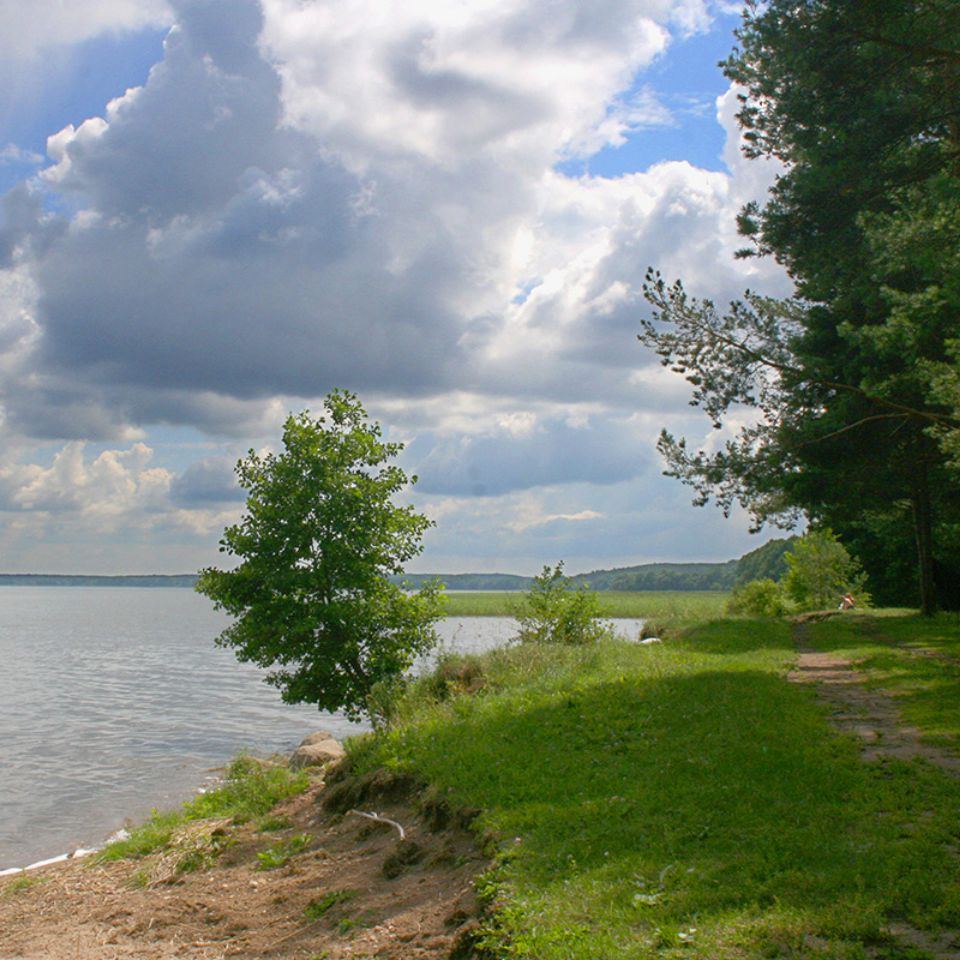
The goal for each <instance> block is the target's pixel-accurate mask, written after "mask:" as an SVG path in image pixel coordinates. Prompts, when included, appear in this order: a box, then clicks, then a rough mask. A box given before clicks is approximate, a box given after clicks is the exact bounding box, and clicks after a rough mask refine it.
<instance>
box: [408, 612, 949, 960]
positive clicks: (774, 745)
mask: <svg viewBox="0 0 960 960" xmlns="http://www.w3.org/2000/svg"><path fill="white" fill-rule="evenodd" d="M735 626H737V627H739V624H736V625H735ZM762 632H763V633H764V636H765V638H766V639H765V640H763V644H762V645H764V646H771V645H773V647H774V648H775V649H779V644H780V642H781V640H780V638H779V636H778V631H776V630H766V629H765V630H764V631H762ZM737 637H739V639H737ZM737 637H735V638H734V640H735V643H739V644H740V645H741V647H742V648H743V649H744V650H747V649H749V648H750V646H751V644H753V643H755V642H758V637H759V634H758V635H757V637H751V636H750V635H746V636H743V635H740V634H737ZM722 642H723V643H727V642H728V639H724V640H723V641H722ZM691 643H692V644H694V645H695V646H696V649H699V650H702V649H704V648H705V647H708V646H709V645H708V644H705V643H702V642H701V643H700V645H699V646H697V645H696V644H697V641H696V639H695V638H694V639H693V640H692V641H691ZM726 649H727V653H728V654H729V653H730V646H729V645H728V646H727V648H726ZM718 652H719V651H718ZM523 696H524V697H526V698H527V699H526V700H525V699H523V697H521V696H520V695H518V696H517V697H513V698H511V697H510V696H499V697H491V698H489V700H486V701H485V700H484V699H483V698H481V699H480V700H478V701H477V702H476V703H475V704H474V705H473V706H472V708H471V710H470V711H469V713H467V714H466V715H465V716H462V717H461V718H460V719H458V720H456V721H453V722H450V723H446V724H444V725H438V726H431V728H430V729H429V731H421V732H419V733H418V731H416V730H413V731H408V733H407V734H406V735H405V736H404V737H403V738H402V741H403V742H402V755H404V756H406V757H408V758H410V759H412V761H413V765H414V766H415V767H417V768H418V769H420V770H421V771H423V772H424V773H426V775H427V776H428V777H429V778H430V779H431V780H434V781H435V782H439V783H441V784H443V785H445V786H448V787H450V788H451V790H452V791H453V793H454V795H455V796H457V797H459V798H460V799H461V800H462V802H464V803H469V804H471V805H476V806H479V807H481V808H483V809H484V810H485V811H486V813H485V823H486V825H487V826H489V827H492V828H493V829H495V830H496V831H497V833H498V834H499V835H500V836H502V837H506V838H516V840H515V841H513V842H509V843H508V844H507V848H506V851H505V853H504V855H503V858H502V859H503V865H502V868H501V870H502V878H503V881H504V882H505V883H507V884H508V885H509V886H510V887H511V889H513V890H514V891H516V892H517V895H518V896H519V898H520V900H521V901H522V902H525V903H527V904H528V906H529V905H530V904H533V903H535V904H536V907H535V909H536V915H537V917H538V922H540V923H542V924H543V925H544V929H545V930H546V929H550V925H551V923H553V924H555V925H556V929H557V930H560V929H562V928H563V926H564V924H568V925H569V924H571V923H574V921H575V920H576V921H577V922H582V923H584V924H588V925H593V926H596V927H597V928H598V929H599V928H601V927H602V928H603V929H604V930H605V931H607V934H609V935H610V936H612V937H613V936H614V934H613V933H611V932H610V931H613V930H614V929H615V928H616V929H620V928H622V937H621V940H623V942H627V941H629V940H630V938H631V937H640V936H641V934H643V931H649V930H654V929H657V930H661V928H663V927H664V925H666V926H670V925H671V924H672V925H674V926H677V925H680V924H683V923H690V922H694V921H696V922H697V923H700V924H703V923H709V922H711V921H713V922H716V923H720V922H721V920H722V921H723V922H728V921H729V918H730V917H731V916H734V917H735V916H738V915H740V914H741V913H742V914H743V915H744V916H748V915H749V916H750V917H753V918H754V919H755V918H756V917H757V916H760V915H761V914H764V912H765V911H766V912H769V911H774V913H776V914H777V916H783V917H787V916H796V915H801V914H802V915H805V916H806V915H816V916H819V917H820V918H821V919H820V920H819V921H818V922H819V923H820V926H821V927H822V928H823V929H827V928H829V929H830V930H831V931H833V932H832V933H831V935H835V936H840V937H844V936H847V937H850V938H854V939H857V938H861V939H862V938H865V937H869V936H870V935H878V931H879V929H880V926H881V924H882V922H883V918H889V917H905V918H908V919H910V920H911V922H915V923H936V922H951V923H957V922H960V907H958V895H957V887H956V883H955V881H956V874H957V870H956V866H955V864H954V863H953V860H952V859H951V856H950V854H949V851H948V850H947V848H946V842H947V840H948V839H949V838H950V837H951V836H952V834H953V832H954V826H955V823H956V818H957V816H958V814H960V804H958V797H957V790H956V788H955V786H954V785H953V784H952V783H950V782H948V781H946V780H945V779H944V778H943V777H942V776H941V775H940V774H939V772H938V771H935V770H932V769H928V768H926V767H924V766H923V765H921V764H909V765H908V764H899V763H891V764H887V765H885V766H884V767H882V768H881V767H868V766H866V765H864V764H863V763H861V762H860V761H859V759H858V750H857V748H856V746H855V745H854V744H853V742H852V741H851V740H849V739H847V738H843V737H840V736H838V735H835V734H833V733H832V732H831V731H830V729H829V728H828V726H827V725H826V723H825V721H824V718H823V715H822V713H821V711H820V710H819V709H818V708H817V707H816V705H815V703H814V701H813V699H812V697H811V696H810V695H809V691H807V690H802V689H799V688H797V687H794V686H792V685H789V684H787V683H785V682H784V681H783V679H782V678H780V677H779V676H776V675H774V674H771V673H767V672H764V671H762V670H757V669H754V670H750V669H739V670H735V671H727V670H713V669H707V670H696V669H689V670H688V671H686V672H683V673H682V674H679V675H672V676H665V677H661V678H659V679H652V678H639V679H638V678H635V677H629V678H625V679H623V680H621V681H620V682H607V683H601V684H598V685H596V686H587V687H585V688H583V689H580V690H578V691H576V692H574V693H570V694H569V695H562V694H561V695H557V696H555V697H553V698H552V699H551V700H550V701H549V702H536V701H535V700H533V699H531V698H530V695H529V691H527V692H526V693H524V694H523ZM531 909H533V907H531ZM871 931H872V934H871ZM821 932H823V930H821ZM605 935H606V934H605ZM617 936H620V935H619V934H618V935H617ZM614 940H616V937H614ZM546 942H547V941H544V943H546ZM612 942H614V941H613V940H611V943H612ZM616 942H620V941H619V940H617V941H616ZM539 949H543V950H544V951H545V952H544V953H543V955H544V956H553V955H554V954H552V953H550V951H549V950H547V949H546V948H545V947H543V945H541V948H539ZM611 949H612V948H611ZM531 955H538V954H537V953H536V952H534V953H532V954H531ZM560 955H564V956H566V954H559V953H558V954H557V956H560ZM573 955H576V956H579V954H571V956H573ZM617 955H619V954H617ZM624 955H628V954H624Z"/></svg>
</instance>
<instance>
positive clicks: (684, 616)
mask: <svg viewBox="0 0 960 960" xmlns="http://www.w3.org/2000/svg"><path fill="white" fill-rule="evenodd" d="M596 595H597V597H598V598H599V601H600V609H601V610H602V611H603V615H604V616H607V617H637V618H641V619H648V620H670V622H671V623H677V624H684V623H694V622H698V621H703V620H706V619H709V618H710V617H718V616H720V615H721V614H722V612H723V606H724V604H725V603H726V601H727V597H728V596H729V594H726V593H719V592H714V591H692V590H690V591H688V590H650V591H644V592H637V593H631V592H629V591H623V592H620V591H599V590H598V591H597V593H596ZM523 596H524V594H522V593H509V592H495V591H491V592H486V591H485V592H483V593H479V592H478V593H456V592H453V591H451V592H449V593H447V606H446V611H445V612H446V615H447V616H450V617H498V616H507V617H511V616H513V615H514V614H515V613H516V612H517V609H518V608H519V606H520V604H521V603H522V600H523Z"/></svg>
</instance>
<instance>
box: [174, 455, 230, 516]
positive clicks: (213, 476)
mask: <svg viewBox="0 0 960 960" xmlns="http://www.w3.org/2000/svg"><path fill="white" fill-rule="evenodd" d="M233 467H234V461H233V460H230V459H227V458H225V457H211V458H209V459H206V460H200V461H198V462H197V463H194V464H191V465H190V466H189V467H187V469H186V470H184V472H183V473H181V474H180V475H179V476H177V477H174V479H173V481H172V482H171V484H170V500H171V502H172V503H173V504H174V505H175V506H178V507H183V508H186V509H192V508H197V507H201V508H202V507H210V506H220V505H223V504H233V503H238V502H242V501H243V500H245V499H246V491H245V490H244V489H243V488H242V487H241V486H240V485H239V484H238V483H237V478H236V475H235V473H234V470H233Z"/></svg>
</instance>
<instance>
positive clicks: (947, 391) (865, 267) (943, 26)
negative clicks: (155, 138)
mask: <svg viewBox="0 0 960 960" xmlns="http://www.w3.org/2000/svg"><path fill="white" fill-rule="evenodd" d="M738 39H739V43H740V46H739V47H738V49H736V50H735V51H734V52H733V54H732V55H731V57H730V58H729V59H728V60H727V61H726V62H725V64H724V67H725V70H726V73H727V74H728V76H730V77H731V78H732V79H733V80H735V81H737V82H738V83H739V84H741V85H742V87H743V89H744V93H743V95H742V98H741V99H742V107H741V110H740V113H739V120H740V123H741V126H742V128H743V131H744V138H745V143H746V152H747V154H748V155H749V156H754V157H759V156H772V157H777V158H779V159H780V160H782V161H783V162H784V164H785V171H784V172H783V174H782V175H781V176H780V177H779V178H778V179H777V182H776V184H775V185H774V187H773V188H772V190H771V191H770V194H769V196H768V197H767V199H766V201H765V202H764V203H762V204H761V203H754V204H751V205H749V206H748V207H747V208H746V209H745V210H744V211H743V213H742V215H741V217H740V220H739V227H740V230H741V232H742V233H743V234H744V235H745V236H746V237H747V238H748V240H749V241H750V243H751V246H750V247H749V248H748V249H746V250H744V251H742V255H772V256H774V257H776V259H777V260H778V261H780V262H781V263H782V264H784V265H785V266H786V268H787V269H788V270H789V272H790V274H791V276H792V278H793V279H794V281H795V284H796V291H797V296H796V297H795V298H793V299H791V300H788V301H775V300H771V299H768V298H764V297H762V296H759V295H757V294H749V293H748V294H747V296H746V297H745V298H744V299H743V300H742V301H740V302H738V303H735V304H732V305H731V307H730V309H729V310H727V311H720V310H718V309H717V308H716V307H715V306H714V304H713V303H712V302H710V301H709V300H698V299H695V298H691V297H689V296H688V295H687V293H686V291H685V290H684V289H683V286H682V284H679V283H677V284H667V283H666V282H665V281H664V280H663V278H661V277H660V276H659V275H658V274H656V273H651V274H650V275H649V276H648V283H647V288H646V293H647V296H648V299H649V300H650V301H651V303H652V304H653V306H654V314H653V317H652V319H651V320H648V321H645V322H644V323H643V330H642V333H641V340H643V341H644V342H645V343H647V344H648V345H650V346H651V347H653V348H654V349H655V350H656V351H657V352H658V353H659V354H660V356H661V358H662V360H663V362H664V363H666V364H668V365H670V366H671V367H672V368H673V369H675V370H678V371H679V372H681V373H683V374H684V375H686V376H687V378H688V380H690V382H691V384H692V385H693V389H694V395H693V401H694V403H695V404H698V405H700V406H702V407H703V408H704V410H705V411H706V413H707V414H708V415H709V416H710V417H711V419H712V421H713V423H714V425H715V426H720V425H721V424H722V423H723V422H724V420H725V418H726V417H727V416H728V414H729V413H730V412H731V410H736V409H739V408H742V407H743V406H746V407H749V408H752V409H753V410H754V411H755V414H756V419H755V422H754V423H753V424H752V425H751V426H748V427H747V428H745V429H743V430H741V431H740V433H739V434H738V435H737V436H736V437H735V439H733V440H731V441H729V442H728V443H727V444H726V445H725V446H724V447H723V448H722V449H721V450H720V451H719V452H717V453H714V454H703V453H699V452H695V451H693V452H692V451H690V450H689V449H688V448H687V445H686V443H685V442H684V441H683V440H682V439H677V438H674V437H672V436H670V435H669V434H667V433H665V434H663V435H662V436H661V440H660V449H661V451H662V453H663V454H664V455H665V457H666V459H667V463H668V472H669V473H671V474H672V475H674V476H677V477H679V478H680V479H681V480H683V481H684V482H686V483H689V484H691V485H692V486H693V487H694V488H695V490H696V491H697V502H700V503H704V502H706V501H707V500H709V499H714V498H715V499H716V500H717V502H718V503H719V504H720V505H721V506H722V507H723V508H724V509H725V510H729V509H730V508H731V507H732V505H733V504H734V503H735V502H739V503H741V504H743V505H744V506H746V507H747V508H748V509H749V510H750V511H751V512H752V514H753V516H754V519H755V521H756V522H757V524H758V525H759V524H762V523H765V522H768V521H772V522H775V523H780V524H782V525H786V526H789V525H790V524H791V523H792V522H793V521H795V520H796V519H797V518H798V516H799V515H800V514H805V515H806V516H807V517H809V518H811V519H813V520H815V521H819V522H821V523H824V524H827V525H829V526H832V527H833V528H834V529H835V530H836V531H837V532H838V533H839V534H840V535H841V536H842V537H843V539H844V540H845V541H848V542H852V544H853V545H854V549H855V550H856V552H857V553H859V554H860V556H861V557H862V558H863V559H864V563H865V565H866V566H867V567H868V569H869V572H870V573H871V576H872V578H873V582H874V588H875V590H876V592H877V594H878V595H881V596H883V597H884V598H885V599H891V600H893V599H896V600H900V601H901V602H902V601H903V600H906V599H912V598H916V597H917V594H918V593H919V599H920V601H921V604H922V606H923V608H924V609H925V610H926V611H928V612H929V611H931V610H933V609H934V607H935V604H936V595H935V580H936V570H937V568H938V565H939V567H941V568H942V569H944V570H948V571H949V570H950V569H954V568H960V535H958V531H960V507H958V503H960V497H958V493H960V472H958V471H957V470H956V451H957V447H958V445H960V441H958V431H960V420H958V419H957V412H958V410H957V408H958V403H957V400H958V396H960V389H958V380H957V372H956V371H957V366H956V364H957V355H958V344H957V337H958V333H960V330H958V328H960V321H958V317H960V279H958V277H960V273H958V270H957V267H958V265H960V264H958V258H960V242H958V241H960V213H958V210H960V204H958V202H957V201H958V199H960V18H958V17H957V16H956V7H955V3H954V2H952V0H950V2H948V0H921V2H911V3H903V2H901V0H870V2H867V3H857V4H853V3H849V2H847V0H802V2H795V0H769V2H763V3H759V2H750V3H748V4H747V7H746V10H745V13H744V19H743V24H742V26H741V28H740V30H739V31H738ZM911 558H912V559H911ZM905 594H907V595H909V596H905Z"/></svg>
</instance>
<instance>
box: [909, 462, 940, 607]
mask: <svg viewBox="0 0 960 960" xmlns="http://www.w3.org/2000/svg"><path fill="white" fill-rule="evenodd" d="M912 500H913V528H914V533H915V536H916V540H917V563H918V568H919V570H918V572H919V578H920V612H921V613H922V614H923V615H924V616H925V617H930V616H933V614H934V613H936V612H937V590H936V585H935V583H934V579H933V518H932V516H931V509H930V486H929V483H928V480H927V464H926V463H925V462H924V461H923V460H921V461H920V462H919V463H918V464H917V473H916V475H915V476H914V484H913V497H912Z"/></svg>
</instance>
